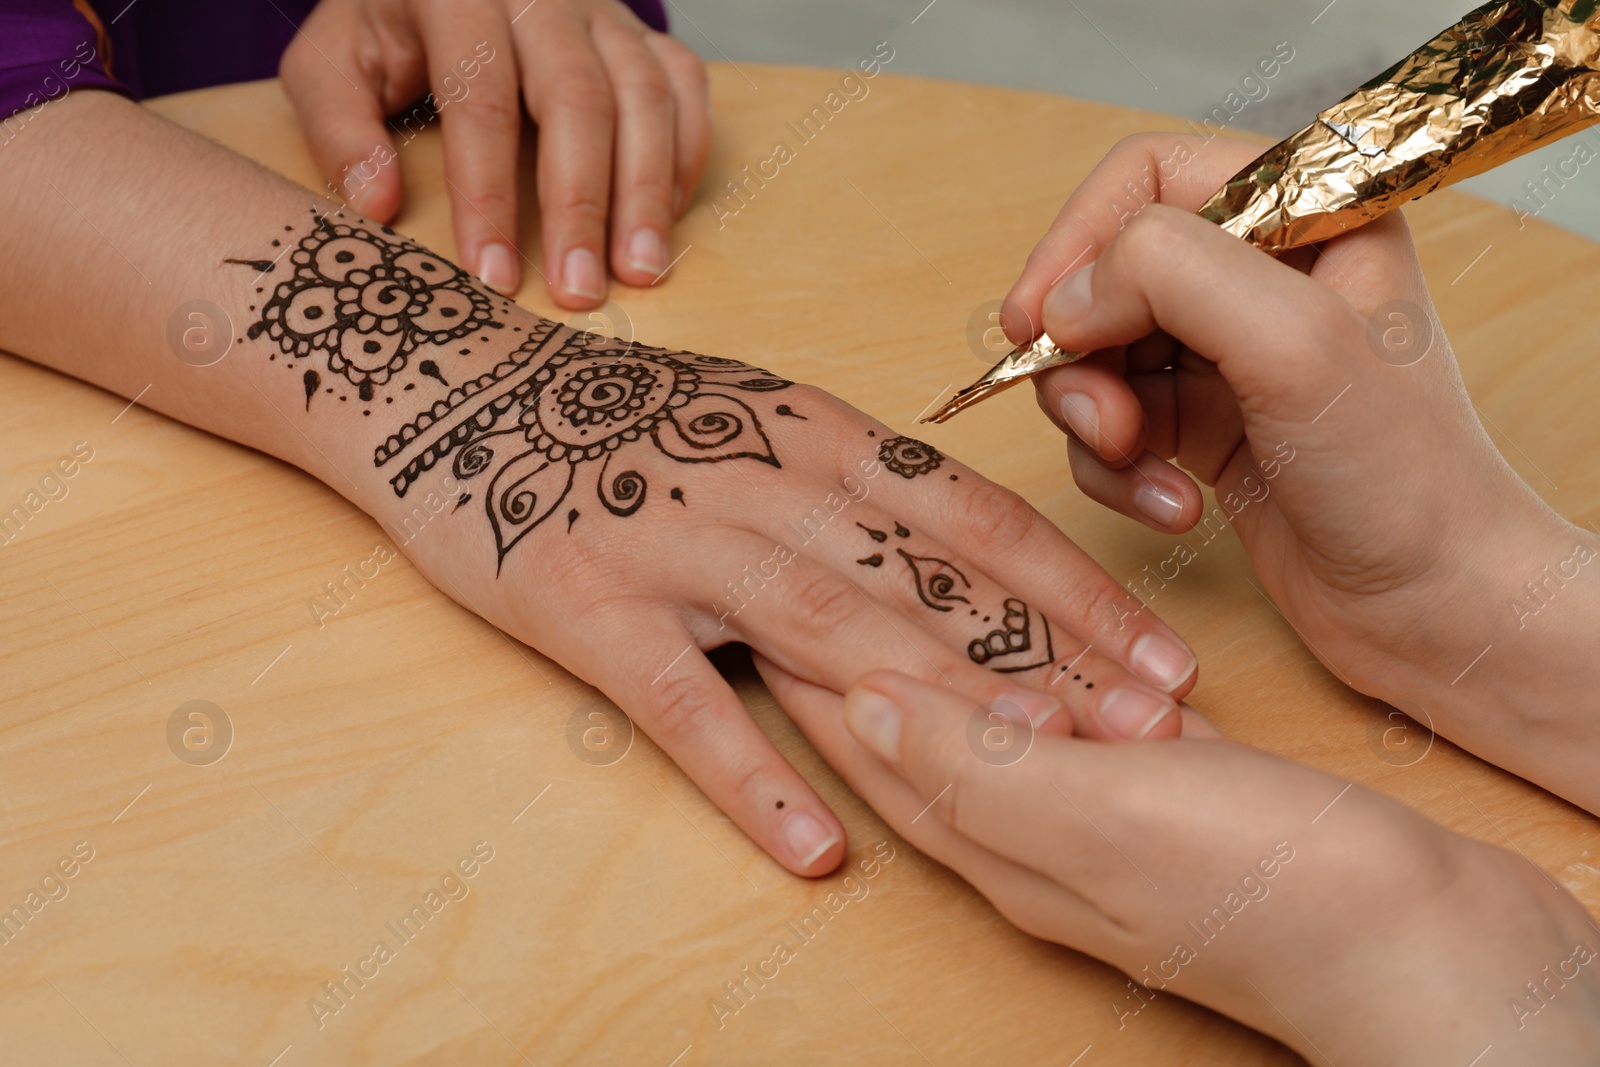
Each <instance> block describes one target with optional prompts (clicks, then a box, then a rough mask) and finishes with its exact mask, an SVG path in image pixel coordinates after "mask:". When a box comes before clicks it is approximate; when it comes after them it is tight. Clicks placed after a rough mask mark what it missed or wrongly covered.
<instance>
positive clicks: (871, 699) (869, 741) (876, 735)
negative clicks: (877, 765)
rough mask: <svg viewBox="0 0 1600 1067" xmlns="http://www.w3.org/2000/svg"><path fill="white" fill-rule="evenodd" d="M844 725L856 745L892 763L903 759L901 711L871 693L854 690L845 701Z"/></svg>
mask: <svg viewBox="0 0 1600 1067" xmlns="http://www.w3.org/2000/svg"><path fill="white" fill-rule="evenodd" d="M844 724H845V726H846V727H848V728H849V730H850V732H851V733H852V734H854V735H855V738H856V740H857V741H860V742H861V743H862V744H863V745H866V746H867V747H868V748H870V749H871V750H872V751H874V752H876V753H877V754H878V756H879V757H880V758H882V759H885V760H887V761H889V762H890V763H893V762H894V761H895V760H898V759H899V758H900V709H899V708H898V707H896V706H895V704H894V701H892V700H890V699H889V698H888V697H886V696H884V695H883V694H881V693H875V692H873V691H872V690H871V689H852V690H851V691H850V692H849V693H847V694H846V695H845V698H844Z"/></svg>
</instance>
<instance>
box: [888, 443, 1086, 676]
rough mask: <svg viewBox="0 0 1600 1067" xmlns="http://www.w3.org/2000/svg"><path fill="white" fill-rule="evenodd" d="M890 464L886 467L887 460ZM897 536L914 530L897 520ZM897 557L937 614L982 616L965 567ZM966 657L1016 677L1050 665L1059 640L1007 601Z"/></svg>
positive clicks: (1045, 623) (1040, 620)
mask: <svg viewBox="0 0 1600 1067" xmlns="http://www.w3.org/2000/svg"><path fill="white" fill-rule="evenodd" d="M885 444H886V445H887V444H889V442H885ZM885 462H886V463H887V460H885ZM930 469H931V468H930ZM856 525H857V526H858V527H860V528H861V529H862V530H863V531H865V532H866V534H867V536H868V537H870V538H872V540H873V541H874V542H877V543H878V544H883V543H885V542H887V541H888V540H889V534H888V533H887V532H886V531H883V530H874V529H873V528H871V527H870V526H864V525H862V524H861V523H859V522H858V523H856ZM894 535H895V536H896V537H898V538H901V539H906V538H909V537H910V536H911V531H910V530H908V529H906V528H905V527H904V526H902V525H901V524H900V523H898V522H897V523H895V525H894ZM895 554H896V555H897V556H899V557H900V558H901V560H903V561H904V562H905V565H906V568H907V569H908V570H909V571H910V572H911V581H912V585H913V587H914V588H915V589H916V591H917V598H918V599H919V600H921V601H922V603H923V604H924V605H925V606H927V607H929V608H932V609H933V610H934V611H940V612H951V611H954V610H955V606H956V605H957V604H965V605H967V607H968V609H969V610H968V614H969V615H977V614H978V610H977V609H976V608H973V607H972V601H971V600H970V599H969V598H968V597H967V596H966V595H964V594H966V593H970V592H971V591H972V582H971V581H969V580H968V578H967V576H966V574H964V573H963V572H962V570H961V568H959V567H957V566H956V565H955V564H954V563H951V562H950V561H949V560H947V559H940V558H939V557H937V556H931V555H928V556H921V555H916V554H914V553H911V552H907V551H906V550H905V549H904V548H899V547H896V548H895ZM883 561H884V556H883V553H881V552H875V553H873V554H872V555H870V556H868V557H866V558H865V559H858V560H856V562H857V563H859V564H861V565H862V566H865V567H882V566H883ZM982 621H983V622H985V623H987V622H989V621H990V616H988V615H985V616H983V620H982ZM967 655H968V657H969V658H970V659H971V660H972V662H974V663H976V664H978V665H979V666H983V667H988V668H989V669H991V670H994V671H999V672H1000V673H1003V674H1017V673H1020V672H1022V671H1031V670H1037V669H1038V668H1040V667H1047V666H1049V665H1050V664H1051V663H1053V662H1054V661H1055V658H1056V654H1055V642H1054V639H1053V638H1052V637H1051V634H1050V620H1048V619H1046V618H1045V617H1044V616H1042V615H1035V614H1034V613H1033V611H1032V609H1030V608H1029V607H1028V605H1027V604H1026V603H1025V602H1024V601H1022V600H1020V599H1018V598H1016V597H1007V598H1006V600H1005V602H1004V613H1003V614H1002V616H1001V620H1000V626H999V627H997V628H996V629H992V630H990V631H988V632H987V633H985V634H984V635H983V636H981V637H976V638H973V639H972V640H971V641H970V642H968V644H967Z"/></svg>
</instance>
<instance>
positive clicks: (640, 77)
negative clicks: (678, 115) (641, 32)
mask: <svg viewBox="0 0 1600 1067" xmlns="http://www.w3.org/2000/svg"><path fill="white" fill-rule="evenodd" d="M648 56H649V53H648V52H647V53H645V54H644V56H643V57H641V58H644V59H648ZM613 84H614V85H615V86H616V89H617V92H618V94H620V95H623V96H627V97H629V98H630V99H632V100H634V101H635V102H638V103H643V104H648V105H650V106H652V107H662V108H664V107H667V106H669V105H670V104H671V102H672V83H671V82H669V81H668V80H667V72H666V70H665V69H663V68H662V66H661V65H660V64H659V63H651V62H640V63H633V64H630V65H629V67H628V69H627V70H626V71H624V72H621V73H619V74H618V75H617V76H616V78H615V81H614V82H613Z"/></svg>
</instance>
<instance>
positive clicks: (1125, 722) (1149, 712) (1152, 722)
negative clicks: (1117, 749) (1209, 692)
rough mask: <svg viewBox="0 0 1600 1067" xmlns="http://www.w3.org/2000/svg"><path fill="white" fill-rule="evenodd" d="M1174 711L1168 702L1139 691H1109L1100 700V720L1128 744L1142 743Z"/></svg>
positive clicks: (1175, 707) (1172, 704)
mask: <svg viewBox="0 0 1600 1067" xmlns="http://www.w3.org/2000/svg"><path fill="white" fill-rule="evenodd" d="M1177 709H1178V705H1176V704H1174V703H1173V702H1172V701H1170V700H1166V699H1164V698H1162V697H1158V696H1156V695H1155V694H1154V693H1146V692H1145V691H1144V690H1142V689H1128V688H1123V689H1113V690H1111V692H1109V693H1107V694H1106V695H1105V696H1104V697H1102V698H1101V699H1100V718H1101V719H1102V720H1103V721H1104V722H1105V724H1106V725H1107V726H1109V727H1111V729H1112V731H1113V732H1114V733H1116V734H1117V736H1119V737H1124V738H1127V739H1128V740H1129V741H1143V740H1144V739H1145V737H1146V736H1147V735H1148V734H1149V733H1150V731H1151V730H1154V729H1155V728H1156V724H1157V723H1159V722H1160V721H1161V720H1162V719H1165V718H1166V717H1167V716H1168V715H1171V714H1172V713H1173V712H1174V711H1176V710H1177Z"/></svg>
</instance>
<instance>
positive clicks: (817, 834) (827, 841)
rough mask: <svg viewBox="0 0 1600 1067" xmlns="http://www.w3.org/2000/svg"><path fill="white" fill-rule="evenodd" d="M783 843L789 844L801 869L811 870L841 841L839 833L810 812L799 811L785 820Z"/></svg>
mask: <svg viewBox="0 0 1600 1067" xmlns="http://www.w3.org/2000/svg"><path fill="white" fill-rule="evenodd" d="M783 843H784V844H785V845H787V846H789V851H790V852H792V853H793V854H794V857H795V859H796V860H797V861H798V862H799V865H800V869H801V870H809V869H810V868H811V866H812V865H813V864H815V863H816V862H817V861H818V860H819V859H821V858H822V856H823V854H824V853H826V852H827V851H828V850H829V849H830V848H832V847H833V846H834V845H837V844H838V843H839V835H838V833H837V832H835V831H833V830H830V829H828V827H827V826H826V825H825V824H824V823H823V822H822V820H821V819H819V818H817V817H816V816H815V815H812V814H811V813H810V812H806V811H797V812H795V813H794V814H793V815H790V816H789V817H788V818H787V819H785V820H784V821H783Z"/></svg>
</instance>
